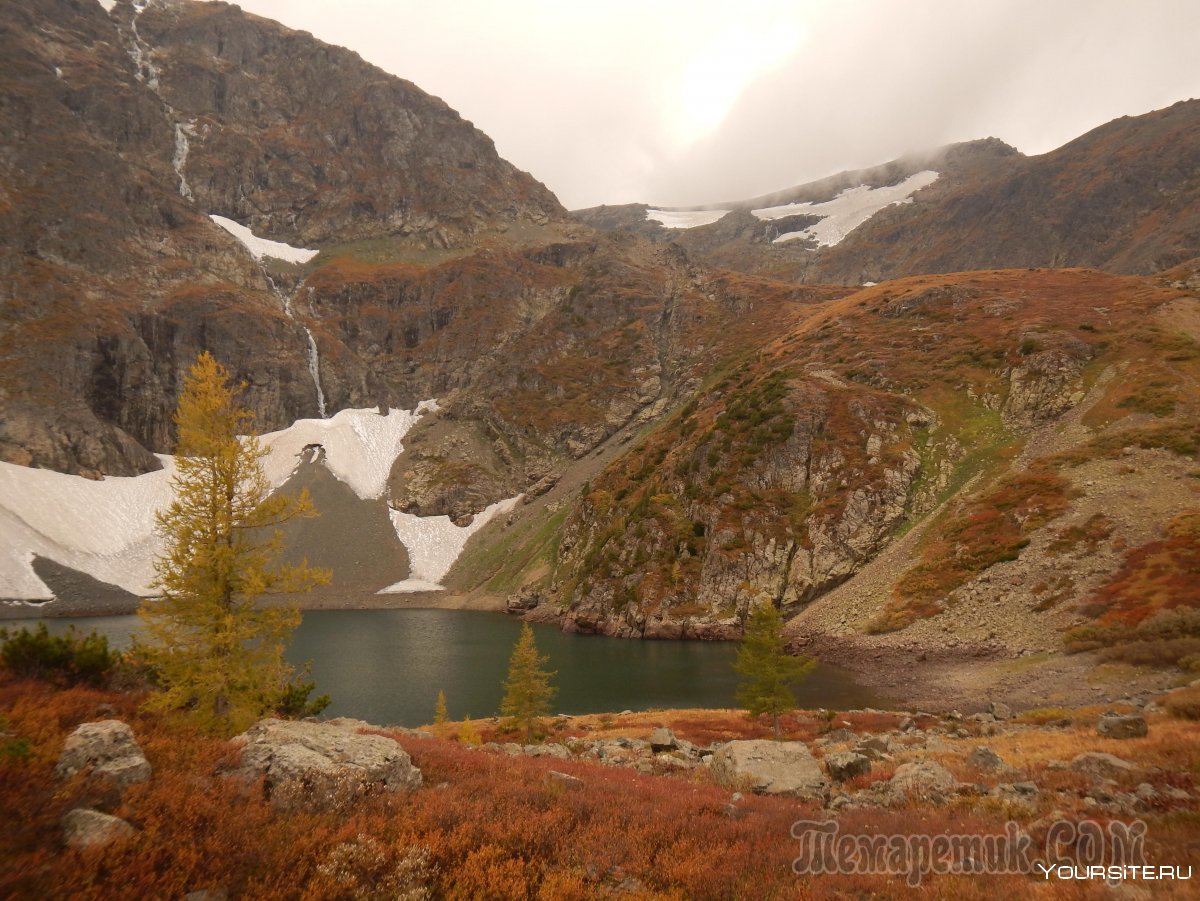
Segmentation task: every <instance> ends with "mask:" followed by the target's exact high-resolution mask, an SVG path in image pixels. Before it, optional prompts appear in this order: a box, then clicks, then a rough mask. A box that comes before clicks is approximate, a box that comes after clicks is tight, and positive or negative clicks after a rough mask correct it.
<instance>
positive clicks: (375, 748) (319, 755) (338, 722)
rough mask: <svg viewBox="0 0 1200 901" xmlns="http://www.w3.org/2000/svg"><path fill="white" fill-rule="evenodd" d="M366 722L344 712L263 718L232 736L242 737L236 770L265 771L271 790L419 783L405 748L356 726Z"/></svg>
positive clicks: (394, 787) (356, 789) (358, 789)
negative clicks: (313, 718) (312, 718)
mask: <svg viewBox="0 0 1200 901" xmlns="http://www.w3.org/2000/svg"><path fill="white" fill-rule="evenodd" d="M366 728H370V724H368V723H364V722H362V721H361V720H352V719H344V718H342V719H335V720H329V721H328V722H309V721H292V720H277V719H265V720H262V721H260V722H258V723H256V724H255V725H253V726H251V727H250V728H249V729H247V730H246V731H245V732H244V733H242V734H241V735H239V736H238V737H237V739H235V741H238V740H240V741H243V742H245V747H244V748H243V749H242V762H241V766H240V767H239V768H238V769H237V770H236V773H237V774H238V775H241V776H243V777H246V778H250V779H255V778H258V777H259V776H265V777H266V787H267V791H268V792H272V793H273V792H275V791H276V790H277V789H279V788H286V789H288V790H289V792H292V791H296V790H300V791H303V790H305V789H313V788H317V787H322V788H333V787H337V788H340V789H345V790H348V791H350V792H351V793H362V792H364V791H367V790H370V789H372V788H376V787H378V788H382V789H385V790H388V791H400V790H411V789H416V788H420V787H421V771H420V770H418V769H417V768H416V767H415V766H413V764H412V760H411V759H410V758H409V756H408V753H407V752H406V751H405V750H404V749H403V748H402V747H400V745H399V744H397V743H396V741H395V740H394V739H391V738H388V737H386V736H383V735H363V734H361V733H360V731H359V730H361V729H366ZM289 800H290V799H289ZM298 800H300V801H304V800H305V799H304V798H299V799H298ZM313 800H316V798H314V799H313Z"/></svg>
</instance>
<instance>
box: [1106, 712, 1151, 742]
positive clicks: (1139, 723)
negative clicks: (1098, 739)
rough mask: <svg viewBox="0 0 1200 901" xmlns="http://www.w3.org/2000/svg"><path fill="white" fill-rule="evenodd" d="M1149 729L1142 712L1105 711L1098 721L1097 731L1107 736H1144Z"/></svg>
mask: <svg viewBox="0 0 1200 901" xmlns="http://www.w3.org/2000/svg"><path fill="white" fill-rule="evenodd" d="M1148 731H1149V729H1148V727H1147V726H1146V718H1145V717H1144V716H1142V715H1141V714H1140V713H1132V714H1122V713H1105V714H1101V716H1100V719H1099V720H1097V721H1096V732H1097V733H1098V734H1100V735H1103V736H1104V737H1105V738H1142V737H1143V736H1145V735H1146V733H1147V732H1148Z"/></svg>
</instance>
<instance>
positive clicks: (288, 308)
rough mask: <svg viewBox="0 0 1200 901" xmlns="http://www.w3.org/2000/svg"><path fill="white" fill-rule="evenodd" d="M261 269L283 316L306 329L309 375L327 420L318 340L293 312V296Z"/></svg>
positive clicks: (318, 409)
mask: <svg viewBox="0 0 1200 901" xmlns="http://www.w3.org/2000/svg"><path fill="white" fill-rule="evenodd" d="M259 268H261V269H262V273H263V277H264V278H266V280H267V284H268V285H270V286H271V293H273V294H274V295H275V296H276V297H277V298H279V306H280V307H281V308H282V309H283V315H284V316H286V317H287V318H288V319H290V320H292V322H295V323H297V324H298V325H299V326H300V327H301V328H302V329H304V335H305V337H306V338H307V339H308V340H307V344H306V348H305V356H306V357H307V358H308V374H309V375H311V376H312V380H313V386H314V387H315V388H316V390H317V412H318V413H319V414H320V416H321V418H322V419H325V418H326V416H327V413H326V410H325V389H324V388H322V387H321V355H320V351H319V350H318V349H317V339H316V337H314V335H313V333H312V329H310V328H309V327H308V326H307V325H305V324H304V323H302V322H300V321H299V320H297V319H296V314H295V313H294V312H293V311H292V295H291V294H288V293H285V292H284V291H283V290H282V289H281V288H280V287H279V286H278V285H277V284H275V279H273V278H271V276H270V274H269V273H268V272H267V269H266V267H265V266H263V265H262V264H261V263H260V264H259Z"/></svg>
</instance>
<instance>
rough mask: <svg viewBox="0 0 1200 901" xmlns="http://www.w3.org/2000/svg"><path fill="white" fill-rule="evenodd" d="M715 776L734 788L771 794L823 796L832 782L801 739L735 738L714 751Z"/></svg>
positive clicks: (804, 796)
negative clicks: (798, 740)
mask: <svg viewBox="0 0 1200 901" xmlns="http://www.w3.org/2000/svg"><path fill="white" fill-rule="evenodd" d="M712 771H713V776H714V777H715V778H716V779H718V780H719V781H721V782H722V783H724V784H725V785H729V786H731V787H734V788H739V789H745V788H748V789H750V790H751V791H754V792H758V793H760V794H767V795H795V796H796V797H800V798H809V799H822V798H824V797H825V795H826V794H827V793H828V790H829V781H828V779H827V778H826V777H825V774H824V773H823V772H822V771H821V767H820V764H818V763H817V761H816V758H814V757H813V756H812V753H811V752H810V751H809V750H808V748H807V747H806V746H805V745H804V744H803V743H801V742H795V741H787V742H778V741H768V740H765V739H753V740H749V741H731V742H728V743H726V744H724V745H722V746H721V748H720V749H719V750H718V751H717V752H716V753H715V754H713V761H712Z"/></svg>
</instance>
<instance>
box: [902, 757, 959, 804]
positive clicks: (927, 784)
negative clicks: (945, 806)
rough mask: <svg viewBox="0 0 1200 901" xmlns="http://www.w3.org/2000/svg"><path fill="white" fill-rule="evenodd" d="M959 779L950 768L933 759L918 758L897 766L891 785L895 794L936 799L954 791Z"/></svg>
mask: <svg viewBox="0 0 1200 901" xmlns="http://www.w3.org/2000/svg"><path fill="white" fill-rule="evenodd" d="M957 785H958V780H957V779H955V778H954V774H953V773H951V772H950V771H949V770H948V769H946V768H945V767H944V766H942V765H941V764H940V763H937V762H936V761H933V760H917V761H914V762H912V763H905V764H902V765H901V766H899V767H897V769H896V773H895V775H893V776H892V780H891V782H890V783H889V786H890V788H891V790H892V792H893V794H897V795H903V796H907V797H911V798H927V799H929V800H934V801H936V800H937V799H938V797H939V796H943V795H945V794H947V793H948V792H950V791H952V790H953V789H954V787H955V786H957Z"/></svg>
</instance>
